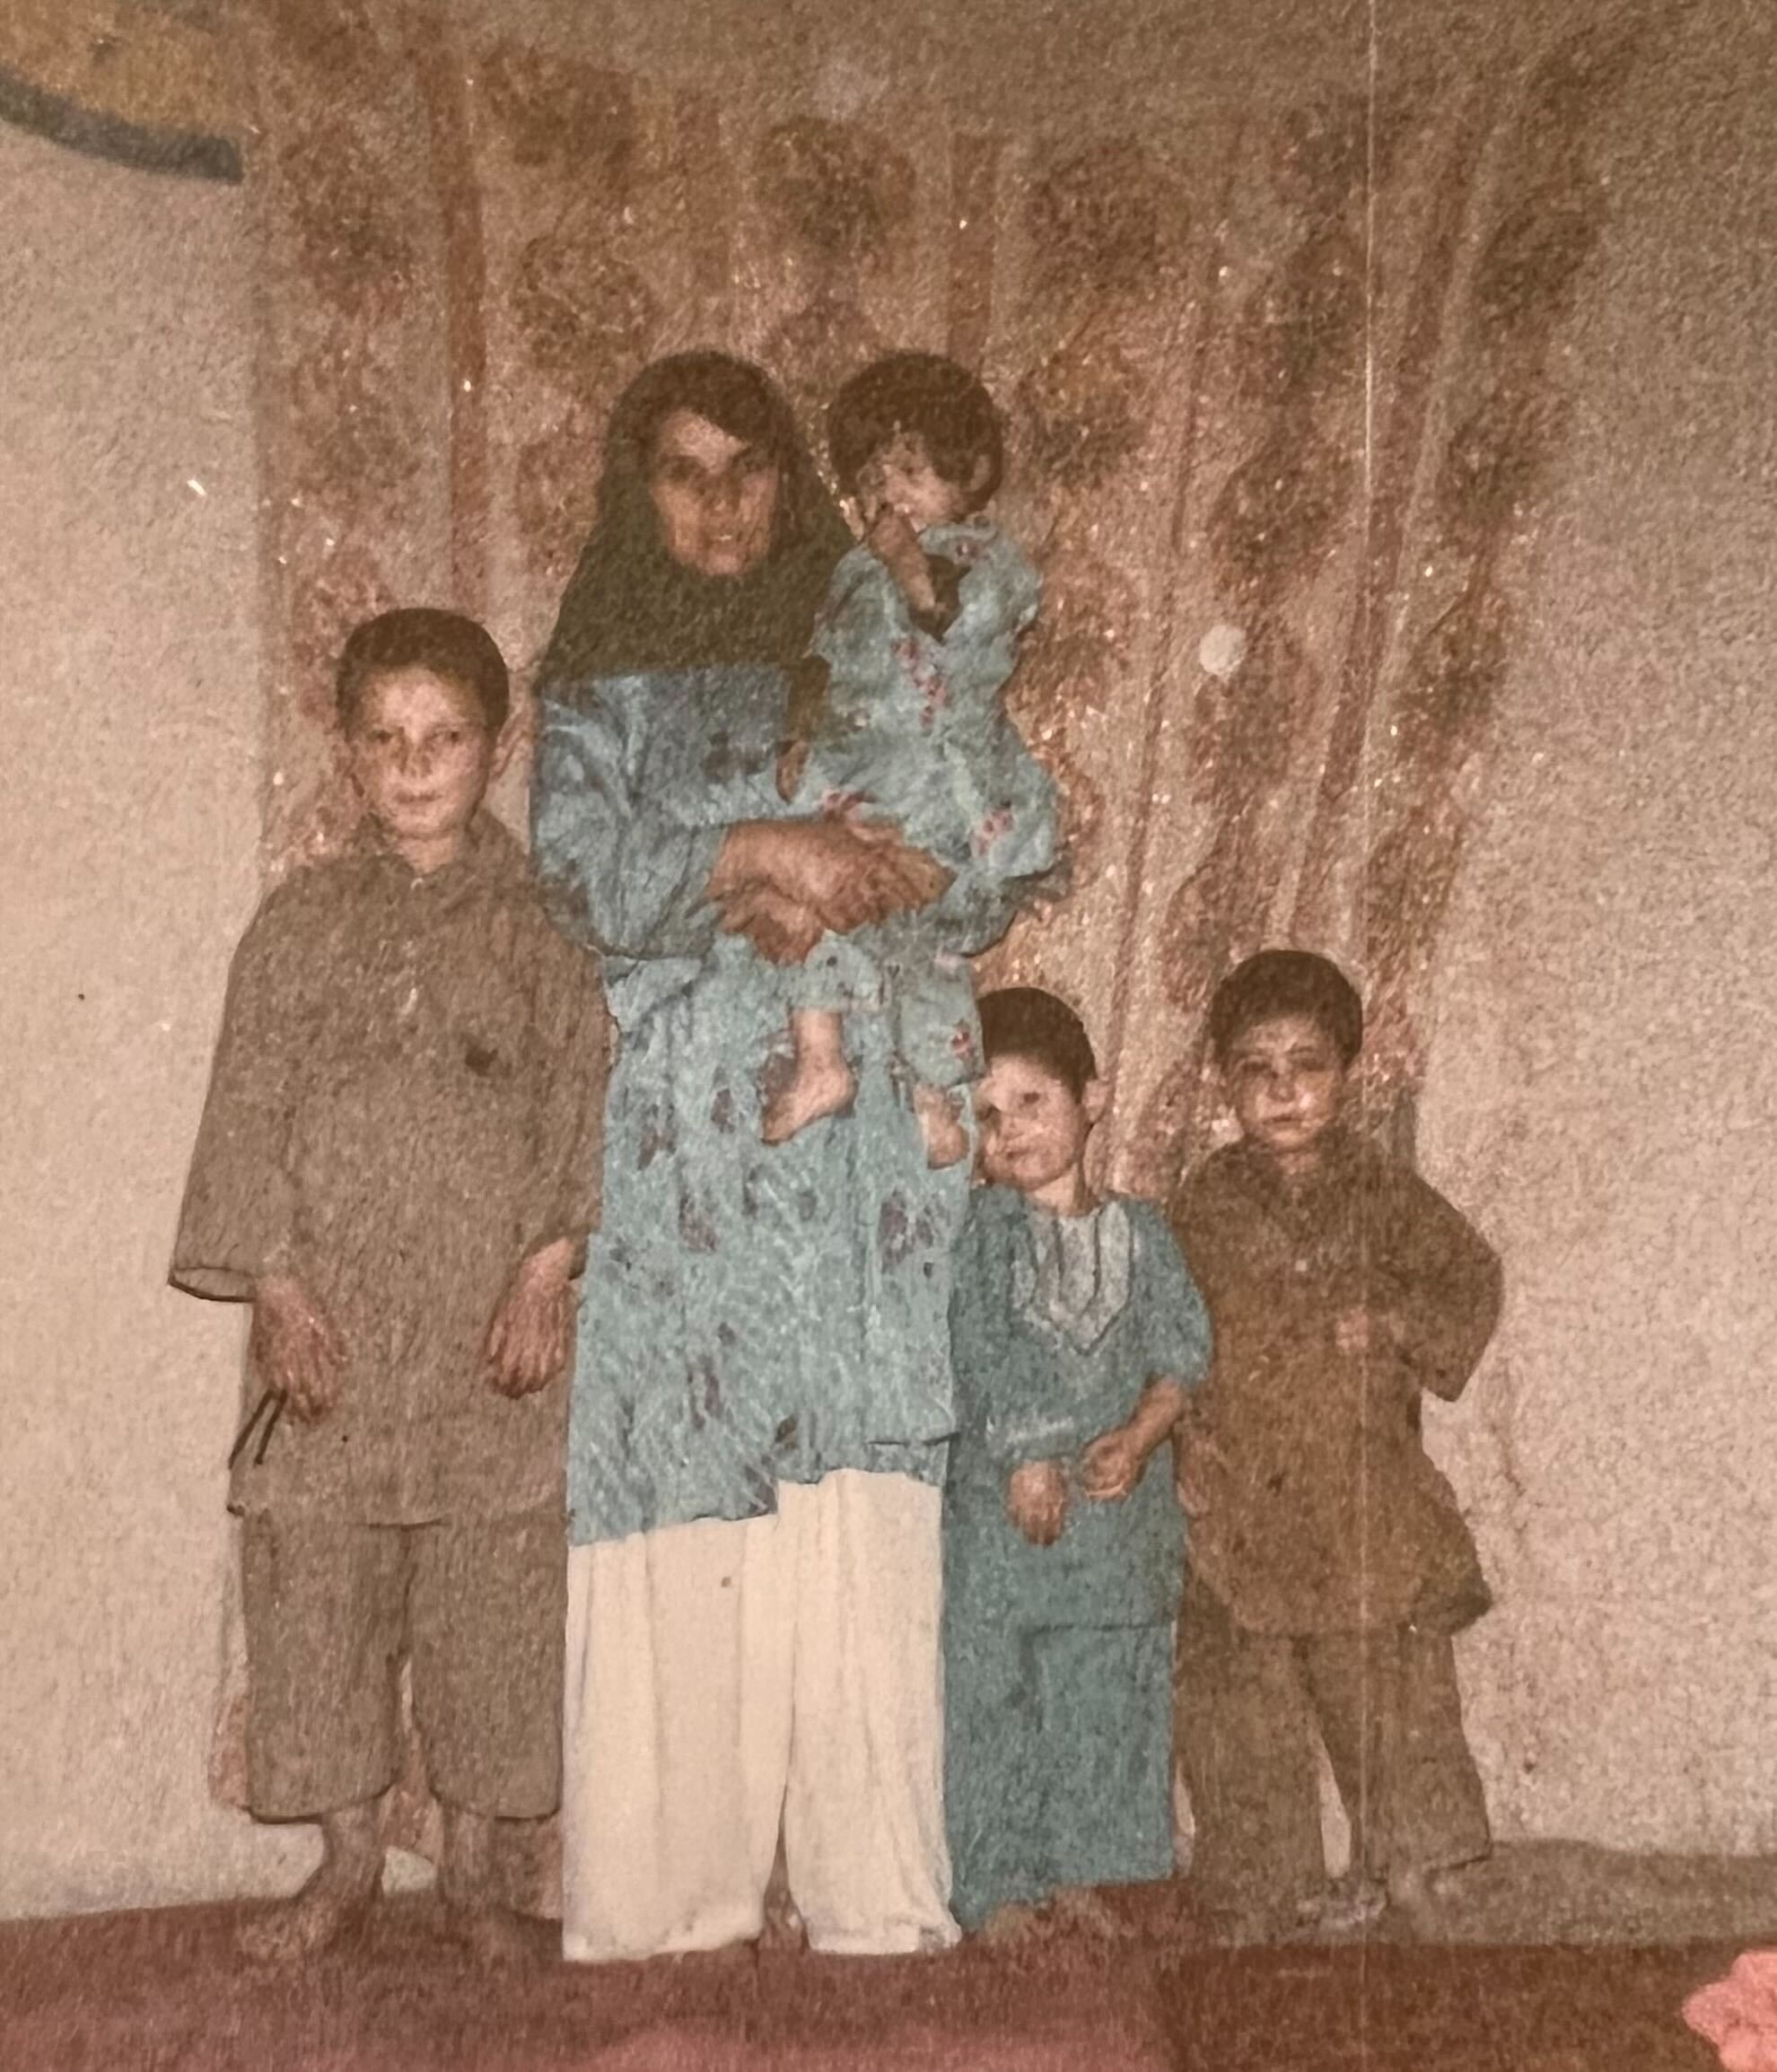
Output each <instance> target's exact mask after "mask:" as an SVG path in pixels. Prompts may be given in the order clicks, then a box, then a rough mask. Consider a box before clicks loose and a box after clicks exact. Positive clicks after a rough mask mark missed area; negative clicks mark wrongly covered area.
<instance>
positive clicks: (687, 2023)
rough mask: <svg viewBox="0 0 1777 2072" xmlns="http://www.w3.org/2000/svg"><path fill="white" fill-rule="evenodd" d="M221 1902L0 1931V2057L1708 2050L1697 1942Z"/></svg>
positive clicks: (261, 2067)
mask: <svg viewBox="0 0 1777 2072" xmlns="http://www.w3.org/2000/svg"><path fill="white" fill-rule="evenodd" d="M238 1917H239V1910H238V1909H235V1908H232V1907H196V1908H181V1909H170V1910H163V1911H158V1912H153V1913H135V1914H111V1915H103V1916H96V1917H85V1918H77V1919H68V1920H64V1921H43V1922H27V1923H18V1924H13V1925H11V1926H5V1927H0V2067H3V2068H4V2072H237V2068H238V2072H284V2068H293V2072H567V2068H574V2072H761V2068H766V2067H773V2068H776V2067H782V2068H788V2072H828V2068H831V2072H842V2068H844V2072H999V2068H1006V2072H1012V2068H1031V2072H1124V2068H1127V2072H1139V2068H1156V2072H1158V2068H1179V2072H1187V2068H1204V2072H1259V2068H1265V2072H1307V2068H1318V2067H1326V2068H1332V2072H1344V2068H1347V2067H1349V2068H1352V2072H1357V2068H1363V2072H1668V2068H1669V2072H1707V2068H1709V2067H1710V2066H1711V2065H1712V2064H1713V2062H1714V2056H1713V2053H1712V2052H1711V2050H1709V2049H1708V2048H1707V2047H1706V2046H1705V2045H1704V2044H1703V2043H1702V2042H1700V2041H1698V2039H1697V2038H1695V2037H1694V2036H1693V2035H1691V2034H1690V2033H1689V2032H1688V2031H1687V2030H1686V2029H1685V2027H1684V2025H1683V2023H1682V2021H1681V2020H1680V2018H1679V2015H1678V2007H1679V2004H1680V2002H1681V2001H1682V2000H1683V1998H1684V1997H1685V1994H1686V1993H1687V1992H1688V1991H1689V1990H1690V1989H1692V1988H1693V1987H1694V1986H1696V1985H1699V1984H1701V1983H1702V1982H1703V1980H1706V1979H1710V1978H1712V1977H1715V1976H1717V1975H1719V1974H1720V1972H1721V1971H1725V1970H1726V1968H1727V1964H1728V1963H1729V1960H1730V1958H1731V1957H1732V1955H1733V1954H1734V1953H1733V1951H1732V1950H1731V1949H1729V1948H1725V1947H1723V1946H1720V1945H1687V1946H1683V1947H1676V1948H1659V1949H1633V1948H1623V1947H1610V1948H1606V1947H1598V1948H1593V1949H1589V1950H1581V1949H1571V1948H1567V1949H1563V1948H1553V1947H1543V1946H1532V1947H1522V1948H1515V1949H1498V1948H1485V1947H1474V1946H1466V1947H1456V1946H1449V1945H1444V1946H1437V1947H1415V1946H1412V1945H1400V1944H1374V1945H1370V1946H1368V1947H1345V1948H1339V1949H1329V1948H1316V1947H1299V1948H1290V1949H1280V1950H1269V1951H1239V1952H1232V1951H1216V1950H1206V1949H1202V1948H1199V1947H1195V1946H1193V1945H1192V1940H1191V1936H1190V1924H1189V1920H1188V1917H1187V1916H1186V1914H1185V1913H1184V1912H1183V1911H1182V1910H1181V1909H1180V1907H1179V1906H1178V1905H1177V1904H1176V1903H1170V1902H1169V1903H1166V1904H1164V1905H1162V1906H1160V1907H1156V1908H1152V1909H1151V1910H1150V1911H1149V1913H1148V1914H1147V1916H1146V1918H1145V1919H1143V1920H1142V1923H1141V1927H1142V1931H1143V1932H1142V1933H1141V1934H1139V1935H1137V1936H1134V1937H1133V1938H1132V1939H1131V1940H1130V1941H1128V1942H1126V1943H1124V1944H1119V1945H1113V1946H1108V1947H1107V1946H1106V1945H1084V1944H1060V1943H1049V1944H1046V1945H1041V1946H1039V1947H1038V1948H1037V1949H1036V1950H1034V1951H1030V1952H1026V1953H1021V1954H1019V1955H1016V1956H1013V1955H1009V1954H999V1953H994V1952H989V1951H984V1950H981V1949H979V1948H967V1949H964V1950H962V1951H960V1952H958V1953H955V1954H951V1955H950V1956H947V1957H942V1958H936V1959H932V1958H924V1959H907V1960H905V1961H900V1960H897V1961H891V1962H875V1963H872V1962H867V1961H861V1960H839V1959H824V1958H818V1957H810V1956H805V1955H804V1956H791V1955H779V1956H766V1957H756V1956H755V1955H754V1954H752V1953H751V1952H749V1951H743V1952H737V1953H731V1954H726V1955H723V1956H721V1957H708V1958H687V1959H681V1960H678V1961H664V1962H661V1963H654V1964H648V1965H626V1966H617V1967H612V1968H609V1969H600V1970H588V1969H586V1968H584V1967H580V1966H570V1965H564V1964H560V1963H554V1962H553V1961H551V1960H550V1956H549V1952H550V1948H551V1945H550V1941H549V1938H548V1937H547V1936H545V1935H542V1934H541V1933H539V1938H538V1950H539V1963H538V1967H537V1969H535V1970H534V1971H525V1972H521V1973H513V1972H497V1973H487V1972H476V1971H470V1970H468V1968H466V1967H465V1965H464V1963H463V1962H462V1960H461V1959H460V1957H459V1956H458V1954H456V1952H455V1951H454V1950H453V1949H452V1948H451V1945H448V1944H444V1943H442V1942H441V1941H440V1940H439V1939H438V1938H437V1937H436V1936H435V1935H434V1934H433V1915H432V1913H431V1910H430V1908H429V1906H428V1904H427V1903H426V1902H424V1901H408V1902H399V1903H397V1904H393V1905H390V1906H389V1907H388V1908H386V1909H385V1910H383V1913H382V1915H381V1918H380V1919H379V1920H378V1922H377V1924H376V1925H375V1927H374V1928H373V1929H372V1932H371V1934H370V1935H369V1936H367V1937H366V1938H365V1940H364V1941H363V1943H361V1944H359V1945H357V1946H355V1948H353V1949H351V1950H350V1951H345V1952H339V1953H336V1954H330V1955H329V1956H328V1957H327V1958H326V1959H324V1960H323V1961H322V1962H321V1963H319V1964H318V1965H316V1967H315V1968H314V1970H313V1971H312V1972H311V1973H310V1974H308V1975H306V1976H303V1977H301V1978H295V1979H292V1978H284V1977H281V1976H277V1975H275V1974H274V1975H268V1974H266V1973H263V1972H259V1971H253V1970H251V1969H250V1968H249V1967H248V1966H246V1965H244V1964H242V1963H241V1962H240V1961H239V1960H238V1959H236V1957H235V1956H234V1954H233V1951H232V1944H231V1941H230V1929H231V1927H232V1923H233V1922H234V1921H235V1920H236V1919H238Z"/></svg>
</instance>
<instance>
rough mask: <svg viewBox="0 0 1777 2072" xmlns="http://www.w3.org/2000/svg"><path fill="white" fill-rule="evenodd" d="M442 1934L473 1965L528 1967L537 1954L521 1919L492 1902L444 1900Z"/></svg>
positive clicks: (509, 1910) (508, 1908) (507, 1908)
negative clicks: (470, 1958)
mask: <svg viewBox="0 0 1777 2072" xmlns="http://www.w3.org/2000/svg"><path fill="white" fill-rule="evenodd" d="M444 1925H445V1930H446V1933H447V1934H449V1936H451V1940H452V1941H453V1942H457V1943H460V1944H461V1945H462V1946H463V1948H464V1949H465V1950H467V1951H468V1954H469V1955H470V1956H471V1957H472V1958H473V1959H474V1960H475V1962H476V1963H477V1964H490V1965H499V1964H530V1963H535V1962H536V1959H537V1951H536V1948H535V1947H534V1945H533V1944H532V1942H531V1939H530V1936H529V1934H528V1933H527V1932H526V1929H525V1925H524V1918H523V1916H522V1915H521V1914H515V1913H514V1912H513V1911H512V1909H511V1908H510V1907H503V1906H499V1905H496V1904H495V1902H494V1901H492V1900H446V1902H444Z"/></svg>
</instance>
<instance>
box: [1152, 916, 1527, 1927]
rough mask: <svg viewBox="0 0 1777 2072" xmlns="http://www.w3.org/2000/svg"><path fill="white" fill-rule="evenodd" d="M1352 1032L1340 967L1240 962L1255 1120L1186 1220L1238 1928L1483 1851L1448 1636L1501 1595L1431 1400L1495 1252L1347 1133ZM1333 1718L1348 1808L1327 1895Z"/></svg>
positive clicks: (1195, 1585) (1214, 1856) (1219, 1790)
mask: <svg viewBox="0 0 1777 2072" xmlns="http://www.w3.org/2000/svg"><path fill="white" fill-rule="evenodd" d="M1362 1035H1363V1014H1362V1008H1361V1004H1360V1002H1359V1000H1358V996H1357V994H1356V992H1354V991H1353V990H1352V986H1351V985H1350V984H1349V983H1348V982H1347V981H1346V979H1345V978H1344V975H1343V974H1342V973H1341V972H1340V971H1339V970H1338V968H1337V967H1336V966H1334V965H1332V964H1330V963H1328V962H1327V961H1326V958H1324V957H1313V956H1310V955H1309V953H1307V952H1306V951H1300V950H1267V951H1264V952H1262V953H1261V954H1260V955H1258V956H1256V957H1250V958H1248V959H1247V962H1246V963H1245V964H1243V965H1241V966H1239V969H1238V970H1236V971H1235V972H1233V973H1232V974H1231V975H1230V977H1229V978H1227V979H1226V980H1225V981H1224V982H1223V984H1221V987H1220V988H1219V990H1218V992H1217V993H1216V996H1215V1000H1214V1002H1213V1003H1212V1008H1211V1011H1210V1036H1211V1045H1212V1051H1213V1053H1214V1055H1215V1058H1216V1062H1217V1063H1218V1065H1219V1066H1220V1067H1221V1071H1222V1072H1223V1074H1224V1079H1225V1083H1226V1086H1227V1089H1228V1093H1229V1096H1230V1099H1231V1102H1232V1105H1233V1108H1234V1112H1235V1115H1236V1116H1237V1118H1238V1120H1239V1123H1240V1127H1241V1132H1242V1134H1241V1138H1240V1141H1239V1142H1238V1143H1234V1144H1230V1145H1229V1146H1227V1147H1226V1148H1225V1149H1223V1150H1220V1151H1217V1152H1215V1153H1214V1154H1212V1156H1211V1157H1210V1158H1207V1159H1205V1160H1204V1163H1203V1164H1202V1165H1201V1166H1200V1167H1197V1168H1196V1170H1195V1172H1193V1173H1192V1174H1190V1175H1189V1176H1188V1177H1187V1178H1186V1180H1185V1182H1184V1183H1183V1185H1182V1186H1181V1188H1180V1190H1179V1193H1178V1194H1177V1198H1176V1200H1175V1202H1174V1203H1173V1210H1172V1221H1173V1227H1174V1229H1175V1231H1176V1232H1177V1237H1178V1240H1179V1243H1180V1246H1181V1247H1182V1248H1183V1250H1184V1252H1185V1255H1186V1259H1187V1260H1188V1261H1189V1263H1190V1268H1191V1272H1192V1274H1193V1275H1194V1276H1195V1280H1196V1281H1197V1285H1198V1286H1199V1288H1201V1289H1202V1290H1203V1293H1204V1298H1205V1300H1206V1301H1207V1302H1208V1305H1209V1310H1210V1316H1211V1320H1212V1325H1213V1328H1214V1342H1215V1354H1214V1361H1213V1365H1212V1369H1211V1373H1210V1377H1209V1380H1208V1382H1207V1383H1206V1384H1205V1386H1204V1389H1203V1390H1202V1392H1201V1394H1200V1395H1199V1396H1198V1398H1197V1400H1196V1403H1195V1404H1194V1406H1193V1414H1192V1420H1191V1429H1190V1431H1189V1434H1188V1436H1187V1437H1186V1438H1185V1440H1184V1441H1183V1443H1182V1445H1181V1447H1180V1456H1179V1457H1180V1482H1181V1494H1182V1495H1183V1497H1184V1499H1185V1501H1186V1508H1188V1509H1189V1510H1190V1511H1191V1513H1192V1526H1191V1553H1190V1562H1191V1575H1190V1578H1189V1582H1188V1585H1187V1588H1186V1597H1185V1604H1184V1609H1183V1612H1182V1613H1181V1617H1180V1627H1179V1648H1178V1670H1177V1691H1178V1708H1177V1727H1178V1733H1179V1741H1180V1759H1181V1764H1182V1767H1183V1770H1184V1774H1185V1780H1186V1786H1187V1788H1188V1789H1189V1792H1190V1796H1191V1804H1192V1808H1193V1812H1194V1814H1195V1823H1196V1840H1195V1849H1194V1855H1193V1861H1192V1869H1193V1876H1194V1880H1195V1884H1196V1886H1197V1888H1198V1891H1199V1892H1200V1893H1201V1894H1202V1896H1203V1898H1204V1902H1205V1904H1206V1905H1207V1906H1208V1907H1209V1908H1210V1909H1212V1910H1213V1911H1215V1912H1216V1913H1218V1914H1220V1915H1221V1916H1223V1917H1225V1918H1226V1919H1227V1921H1228V1925H1229V1927H1230V1930H1231V1931H1232V1932H1233V1933H1235V1934H1236V1935H1237V1936H1270V1935H1274V1934H1276V1933H1279V1932H1286V1931H1287V1930H1288V1929H1289V1928H1291V1927H1293V1926H1295V1925H1296V1924H1298V1923H1300V1922H1304V1921H1311V1920H1319V1921H1320V1922H1321V1923H1322V1924H1323V1925H1326V1926H1329V1927H1332V1926H1341V1925H1354V1924H1356V1923H1358V1922H1361V1921H1362V1920H1365V1919H1370V1918H1373V1917H1374V1916H1375V1915H1376V1914H1378V1913H1379V1912H1380V1911H1381V1910H1382V1907H1383V1905H1384V1903H1385V1895H1386V1896H1389V1897H1393V1898H1394V1899H1395V1900H1396V1901H1397V1902H1400V1903H1401V1904H1402V1905H1403V1906H1404V1907H1405V1908H1406V1909H1407V1910H1409V1911H1410V1912H1412V1913H1414V1914H1415V1915H1416V1914H1418V1913H1419V1912H1420V1910H1421V1909H1422V1904H1423V1902H1424V1899H1425V1895H1426V1891H1427V1885H1428V1881H1429V1880H1430V1879H1431V1877H1432V1876H1433V1875H1434V1874H1436V1873H1438V1872H1440V1871H1442V1870H1445V1869H1448V1868H1449V1867H1454V1866H1456V1865H1458V1864H1461V1863H1466V1862H1468V1861H1470V1860H1472V1859H1474V1858H1478V1857H1481V1856H1483V1855H1484V1854H1485V1853H1486V1850H1487V1848H1488V1846H1489V1844H1488V1831H1487V1814H1486V1806H1485V1803H1484V1799H1483V1797H1482V1793H1481V1785H1480V1779H1479V1778H1478V1776H1477V1775H1476V1772H1475V1764H1474V1761H1473V1759H1472V1758H1471V1756H1470V1754H1469V1753H1468V1748H1467V1744H1466V1742H1465V1740H1464V1738H1463V1731H1462V1712H1461V1704H1460V1700H1459V1697H1458V1694H1457V1682H1456V1671H1455V1664H1454V1659H1453V1656H1452V1651H1451V1647H1450V1635H1451V1634H1452V1633H1453V1632H1455V1631H1457V1630H1458V1629H1460V1628H1461V1627H1463V1626H1464V1625H1466V1624H1467V1623H1468V1622H1470V1621H1471V1620H1473V1619H1475V1618H1476V1617H1478V1616H1479V1614H1480V1613H1482V1612H1483V1611H1484V1610H1485V1609H1486V1606H1487V1604H1488V1601H1489V1600H1488V1594H1487V1588H1486V1585H1485V1583H1484V1580H1483V1578H1482V1576H1481V1571H1480V1567H1479V1563H1478V1561H1477V1559H1476V1556H1475V1543H1474V1541H1473V1539H1472V1538H1471V1537H1470V1534H1469V1531H1468V1527H1467V1526H1466V1524H1465V1523H1464V1521H1463V1517H1462V1514H1461V1512H1460V1511H1459V1509H1458V1508H1457V1501H1456V1498H1455V1495H1454V1493H1453V1492H1452V1491H1451V1489H1450V1486H1449V1482H1446V1481H1445V1479H1444V1477H1443V1476H1442V1475H1441V1474H1440V1473H1439V1472H1438V1470H1437V1469H1436V1468H1435V1467H1433V1466H1432V1464H1431V1461H1430V1460H1429V1459H1428V1458H1427V1457H1426V1455H1425V1451H1424V1448H1423V1446H1422V1441H1421V1438H1420V1397H1421V1394H1422V1391H1424V1390H1426V1389H1430V1390H1431V1392H1432V1393H1433V1394H1436V1395H1439V1396H1441V1397H1442V1398H1443V1399H1444V1400H1445V1401H1447V1402H1448V1401H1452V1400H1454V1399H1455V1397H1457V1395H1458V1394H1460V1393H1461V1391H1462V1387H1463V1385H1464V1383H1465V1382H1466V1380H1467V1378H1468V1376H1469V1374H1470V1372H1471V1371H1472V1369H1473V1368H1474V1367H1475V1362H1476V1361H1477V1360H1478V1359H1480V1357H1481V1353H1482V1351H1483V1350H1484V1347H1485V1345H1486V1343H1487V1341H1488V1338H1489V1337H1490V1336H1491V1335H1492V1333H1493V1325H1494V1323H1495V1321H1496V1319H1497V1317H1498V1314H1499V1307H1500V1269H1499V1263H1498V1261H1497V1259H1496V1258H1495V1257H1494V1255H1493V1252H1492V1251H1491V1250H1490V1249H1489V1247H1488V1246H1487V1245H1486V1244H1485V1243H1484V1241H1483V1240H1482V1239H1481V1238H1480V1237H1478V1236H1477V1235H1476V1234H1475V1231H1474V1230H1473V1229H1471V1228H1470V1227H1469V1226H1468V1224H1467V1223H1466V1222H1465V1221H1464V1220H1463V1219H1462V1217H1461V1216H1460V1215H1458V1214H1457V1211H1456V1210H1454V1209H1453V1208H1452V1207H1451V1206H1450V1204H1449V1202H1446V1201H1445V1200H1444V1199H1443V1197H1442V1196H1441V1195H1440V1194H1439V1193H1437V1192H1436V1191H1435V1190H1434V1189H1432V1188H1431V1187H1430V1186H1428V1185H1426V1184H1425V1182H1424V1181H1422V1180H1421V1179H1419V1178H1418V1177H1417V1176H1415V1175H1414V1174H1413V1173H1411V1172H1410V1171H1408V1170H1407V1169H1406V1168H1405V1167H1402V1166H1400V1165H1397V1164H1396V1163H1394V1162H1393V1161H1391V1160H1390V1159H1389V1158H1387V1157H1386V1156H1385V1155H1384V1154H1383V1153H1382V1152H1381V1151H1379V1150H1378V1149H1376V1147H1375V1146H1373V1145H1372V1144H1370V1143H1369V1142H1367V1141H1364V1140H1363V1139H1361V1138H1360V1137H1358V1136H1356V1135H1354V1134H1353V1133H1352V1132H1351V1131H1350V1130H1349V1129H1348V1128H1347V1127H1346V1125H1345V1122H1344V1110H1345V1108H1346V1105H1347V1100H1348V1097H1349V1091H1350V1089H1349V1075H1350V1071H1351V1068H1352V1064H1353V1062H1355V1060H1356V1058H1357V1055H1358V1052H1359V1049H1360V1046H1361V1042H1362ZM1316 1731H1318V1734H1319V1736H1320V1739H1321V1740H1322V1741H1323V1742H1324V1744H1325V1745H1326V1753H1327V1755H1328V1757H1329V1758H1330V1760H1331V1762H1332V1766H1333V1772H1334V1776H1335V1779H1336V1781H1337V1783H1338V1787H1339V1792H1340V1796H1341V1797H1342V1798H1343V1800H1344V1806H1345V1810H1346V1813H1347V1814H1348V1816H1349V1817H1350V1821H1351V1824H1352V1876H1351V1879H1350V1881H1349V1884H1348V1887H1347V1889H1346V1890H1345V1891H1344V1892H1343V1893H1339V1894H1337V1895H1333V1894H1329V1893H1328V1892H1327V1890H1326V1867H1325V1862H1324V1858H1323V1853H1322V1849H1321V1837H1320V1816H1319V1792H1318V1781H1317V1765H1316V1760H1315V1753H1314V1735H1315V1732H1316Z"/></svg>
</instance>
